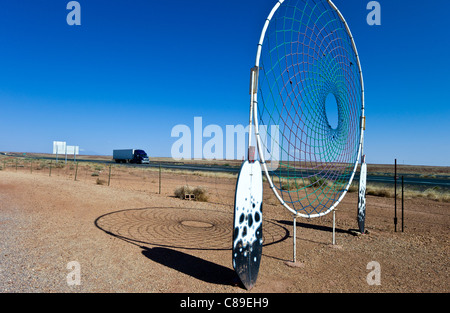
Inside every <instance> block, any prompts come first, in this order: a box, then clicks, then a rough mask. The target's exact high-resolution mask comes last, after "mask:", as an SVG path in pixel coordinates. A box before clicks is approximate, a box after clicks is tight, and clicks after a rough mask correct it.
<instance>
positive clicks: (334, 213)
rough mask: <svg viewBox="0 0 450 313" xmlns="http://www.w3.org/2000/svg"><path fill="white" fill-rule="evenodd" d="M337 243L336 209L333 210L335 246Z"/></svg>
mask: <svg viewBox="0 0 450 313" xmlns="http://www.w3.org/2000/svg"><path fill="white" fill-rule="evenodd" d="M335 244H336V210H333V246H334V245H335Z"/></svg>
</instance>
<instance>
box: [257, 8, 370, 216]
mask: <svg viewBox="0 0 450 313" xmlns="http://www.w3.org/2000/svg"><path fill="white" fill-rule="evenodd" d="M284 1H285V0H279V1H278V2H277V3H276V4H275V6H274V7H273V9H272V11H271V12H270V14H269V16H268V17H267V20H266V22H265V24H264V27H263V30H262V33H261V37H260V40H259V44H258V50H257V54H256V64H255V67H254V68H252V76H251V87H250V94H251V103H250V127H249V147H250V146H251V134H252V125H253V124H254V128H255V136H256V142H257V146H258V153H259V158H260V162H261V166H262V167H263V169H264V172H265V175H266V177H267V180H268V182H269V185H270V188H271V189H272V191H273V192H274V194H275V196H276V197H277V198H278V200H279V201H280V202H281V204H282V205H283V206H284V207H285V208H286V209H287V210H289V211H290V212H291V213H293V214H294V218H296V217H304V218H316V217H320V216H324V215H326V214H328V213H330V212H331V211H333V210H334V209H335V208H336V207H337V205H338V204H339V203H340V202H341V201H342V199H343V198H344V196H345V195H346V194H347V191H348V188H349V187H350V185H351V183H352V181H353V178H354V176H355V173H356V169H357V167H358V163H359V160H360V158H361V155H362V154H363V141H364V123H363V120H364V118H365V115H364V80H363V74H362V69H361V62H360V60H359V55H358V50H357V49H356V44H355V41H354V38H353V36H352V33H351V31H350V28H349V26H348V24H347V22H346V21H345V18H344V16H343V15H342V14H341V12H340V11H339V9H338V8H337V7H336V6H335V5H334V3H333V2H332V1H331V0H327V1H328V3H329V4H330V6H331V7H332V8H333V9H334V10H335V11H336V12H337V14H338V16H339V18H340V19H341V21H342V22H343V23H344V25H345V28H346V31H347V33H348V35H349V37H350V39H351V41H352V46H353V50H354V52H355V55H356V59H357V63H358V68H359V74H360V81H361V88H362V90H361V97H362V112H361V121H360V128H361V137H360V142H359V148H358V158H357V160H356V162H355V166H354V168H353V171H352V175H351V177H350V180H349V182H348V184H347V186H346V187H345V189H344V192H343V193H342V195H341V196H340V197H339V199H338V200H337V202H336V203H334V204H333V206H331V207H330V208H329V209H328V210H327V211H325V212H321V213H316V214H303V213H298V212H297V211H296V210H294V209H292V208H291V207H290V206H289V205H288V204H287V203H286V202H285V201H284V200H283V199H282V197H281V196H280V195H279V193H278V192H277V190H276V188H275V186H274V184H273V182H272V179H271V177H270V175H269V171H268V169H267V164H266V160H265V158H264V153H263V150H262V145H261V138H260V135H259V124H258V87H257V85H258V73H259V65H260V58H261V51H262V46H263V43H264V38H265V35H266V32H267V29H268V27H269V24H270V21H271V20H272V18H273V16H274V14H275V13H276V12H277V10H278V9H279V8H280V6H281V5H282V4H283V2H284ZM252 120H254V122H252Z"/></svg>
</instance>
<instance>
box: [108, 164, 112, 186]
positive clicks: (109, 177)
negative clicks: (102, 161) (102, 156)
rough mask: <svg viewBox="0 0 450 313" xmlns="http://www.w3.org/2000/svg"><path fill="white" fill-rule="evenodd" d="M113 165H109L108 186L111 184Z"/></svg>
mask: <svg viewBox="0 0 450 313" xmlns="http://www.w3.org/2000/svg"><path fill="white" fill-rule="evenodd" d="M111 166H112V165H111V164H110V165H109V175H108V186H109V184H110V183H111Z"/></svg>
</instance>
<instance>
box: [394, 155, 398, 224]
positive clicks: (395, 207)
mask: <svg viewBox="0 0 450 313" xmlns="http://www.w3.org/2000/svg"><path fill="white" fill-rule="evenodd" d="M394 190H395V191H394V229H395V232H397V159H395V165H394Z"/></svg>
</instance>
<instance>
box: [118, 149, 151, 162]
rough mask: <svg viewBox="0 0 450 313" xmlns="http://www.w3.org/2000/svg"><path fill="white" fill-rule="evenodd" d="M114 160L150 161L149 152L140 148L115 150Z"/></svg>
mask: <svg viewBox="0 0 450 313" xmlns="http://www.w3.org/2000/svg"><path fill="white" fill-rule="evenodd" d="M113 160H114V161H116V163H138V164H149V163H150V160H149V158H148V155H147V153H146V152H145V151H144V150H140V149H122V150H113Z"/></svg>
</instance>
